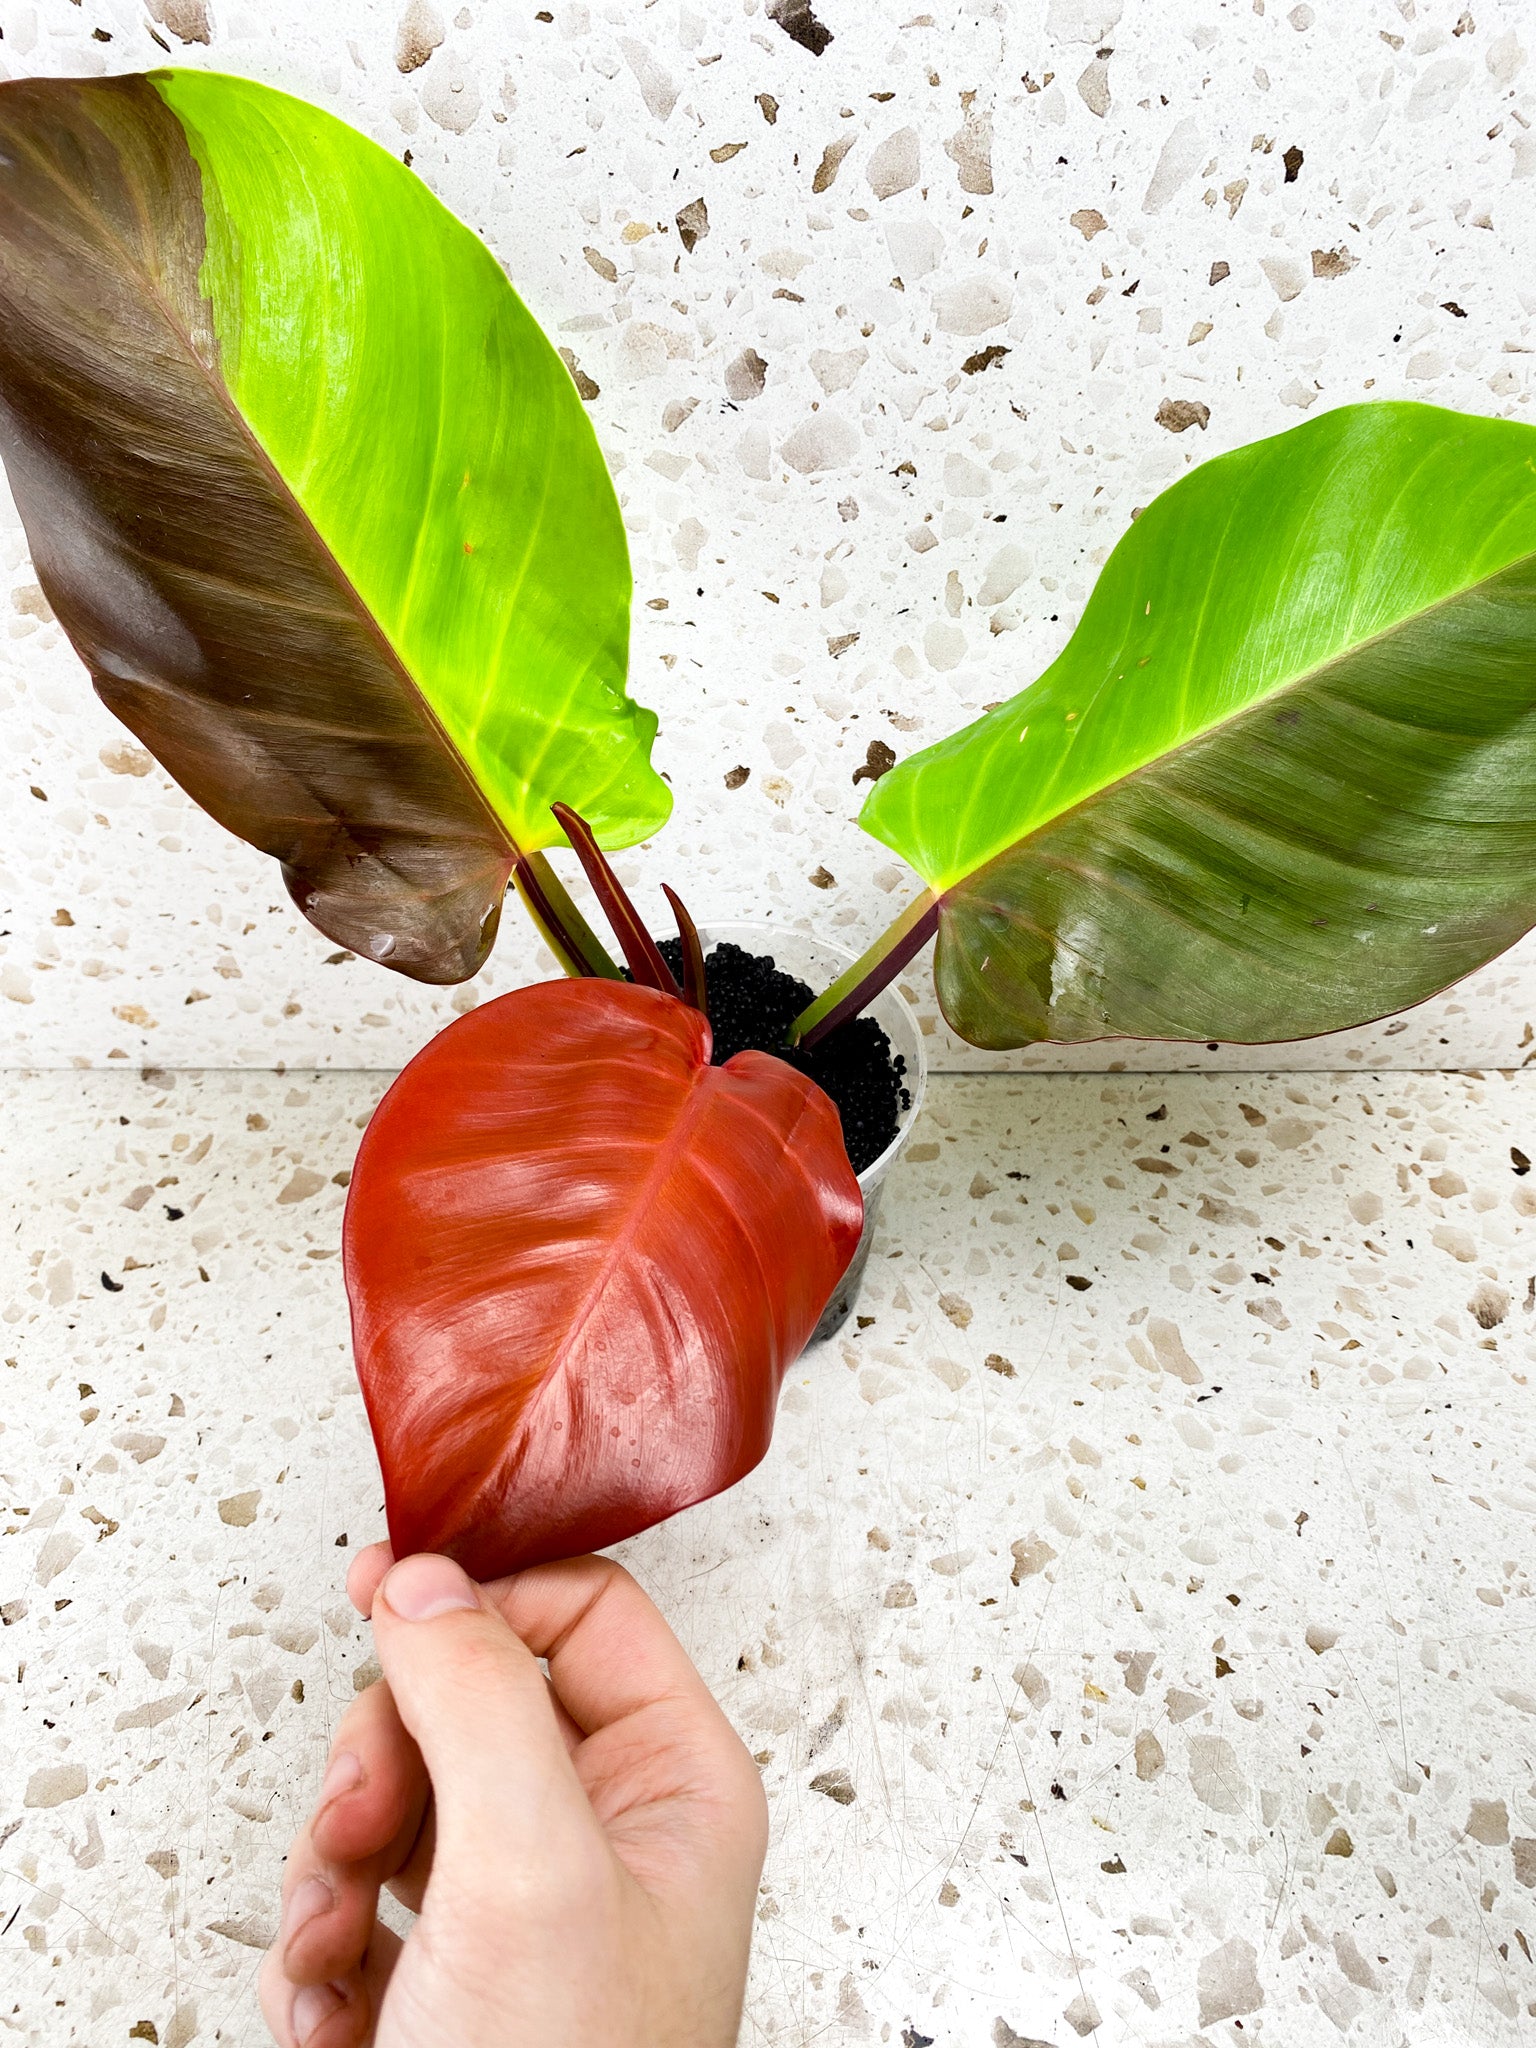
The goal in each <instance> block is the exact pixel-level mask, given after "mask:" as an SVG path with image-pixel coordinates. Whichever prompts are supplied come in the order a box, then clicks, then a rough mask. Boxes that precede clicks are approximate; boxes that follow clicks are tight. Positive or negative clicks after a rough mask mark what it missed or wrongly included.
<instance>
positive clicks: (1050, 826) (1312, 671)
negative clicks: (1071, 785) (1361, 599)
mask: <svg viewBox="0 0 1536 2048" xmlns="http://www.w3.org/2000/svg"><path fill="white" fill-rule="evenodd" d="M1531 564H1536V549H1533V550H1528V551H1527V552H1526V553H1524V554H1521V555H1514V556H1512V557H1511V558H1510V560H1509V561H1507V562H1505V563H1503V564H1501V565H1500V567H1499V568H1497V569H1494V570H1490V571H1489V573H1488V574H1487V575H1485V576H1479V577H1478V578H1477V579H1476V580H1475V581H1474V582H1471V583H1464V584H1460V585H1458V587H1457V588H1456V589H1455V590H1449V591H1447V592H1445V594H1444V595H1443V596H1441V597H1437V598H1435V599H1434V600H1433V601H1432V602H1431V603H1429V604H1426V605H1421V606H1420V607H1419V608H1418V610H1417V611H1412V612H1405V613H1404V614H1403V615H1402V617H1401V618H1397V619H1394V620H1393V621H1392V622H1391V624H1390V625H1387V626H1383V627H1382V628H1381V629H1380V630H1379V631H1378V632H1375V633H1369V634H1367V635H1366V636H1365V638H1364V639H1363V640H1357V641H1355V642H1354V643H1353V644H1352V645H1351V646H1349V647H1347V648H1343V649H1341V650H1340V652H1339V653H1337V654H1333V655H1330V656H1329V657H1328V659H1327V660H1326V661H1318V662H1314V663H1313V664H1312V666H1311V667H1310V668H1305V669H1301V670H1298V671H1297V672H1296V673H1295V674H1294V675H1289V676H1286V677H1285V678H1283V680H1281V681H1280V682H1277V683H1275V684H1273V685H1272V686H1271V687H1270V688H1269V689H1267V690H1264V691H1261V692H1260V693H1259V694H1258V695H1257V696H1254V697H1251V698H1250V699H1249V700H1248V702H1247V703H1246V704H1243V705H1240V706H1239V707H1237V708H1236V709H1234V710H1232V711H1229V712H1227V713H1226V714H1225V715H1224V716H1223V717H1221V718H1217V719H1213V720H1212V721H1211V723H1210V724H1209V725H1205V726H1202V727H1200V728H1199V729H1198V730H1197V731H1195V732H1190V733H1185V734H1184V735H1183V736H1182V737H1181V738H1180V739H1179V740H1178V741H1177V743H1176V744H1175V745H1173V746H1171V747H1165V748H1164V749H1163V750H1162V752H1161V753H1155V754H1148V755H1146V756H1145V757H1144V758H1143V759H1142V760H1140V761H1138V762H1136V763H1135V765H1134V766H1133V767H1130V768H1127V769H1126V770H1125V771H1124V772H1123V773H1122V774H1120V775H1116V776H1114V777H1112V778H1111V780H1109V781H1108V782H1103V783H1101V784H1100V785H1099V787H1098V788H1097V789H1093V790H1089V791H1088V793H1087V794H1086V795H1084V796H1080V797H1079V798H1078V799H1077V800H1076V802H1074V803H1071V804H1067V805H1066V806H1064V807H1063V808H1062V809H1061V810H1059V811H1056V812H1054V813H1053V814H1052V815H1051V816H1050V817H1049V818H1043V819H1042V820H1041V821H1040V823H1039V824H1038V825H1034V826H1032V827H1031V828H1030V830H1029V831H1028V832H1024V833H1021V834H1020V835H1019V836H1018V837H1017V838H1016V839H1010V840H1008V841H1007V842H1006V844H1004V845H1002V846H1000V847H999V848H998V849H997V851H996V852H995V853H989V854H987V855H986V856H985V858H984V859H982V860H979V861H977V862H975V863H974V864H973V865H972V866H970V867H967V868H966V870H965V872H964V873H963V874H960V875H957V876H956V877H955V878H954V880H953V881H950V882H946V883H945V884H944V885H943V887H942V888H941V889H940V890H939V892H938V893H939V896H940V898H941V900H943V899H945V898H947V897H948V896H949V895H950V894H951V892H952V891H954V890H957V889H961V888H963V887H964V886H965V885H966V884H967V883H968V882H969V881H971V880H972V879H973V878H974V877H975V876H978V875H980V874H981V873H982V872H983V871H984V870H985V869H987V868H989V867H991V866H992V865H993V864H994V863H995V862H997V861H1001V860H1006V859H1008V858H1009V857H1010V856H1011V855H1013V854H1016V853H1019V852H1022V851H1023V850H1025V849H1027V848H1028V847H1029V846H1030V845H1031V844H1032V842H1034V841H1035V840H1037V839H1039V838H1041V837H1042V836H1044V835H1045V834H1046V833H1050V832H1054V831H1056V830H1057V829H1058V828H1059V827H1060V826H1062V825H1063V824H1065V822H1066V821H1067V820H1068V819H1070V818H1072V817H1073V816H1075V814H1076V813H1077V812H1079V811H1084V810H1087V809H1088V808H1089V807H1090V806H1091V805H1094V804H1098V803H1101V802H1103V801H1104V800H1105V799H1106V798H1108V797H1111V796H1112V795H1113V794H1114V793H1115V791H1116V790H1118V789H1121V788H1122V787H1124V785H1125V784H1127V783H1131V782H1134V781H1135V780H1136V778H1137V777H1138V776H1140V775H1144V774H1145V773H1146V772H1147V771H1148V770H1149V769H1155V768H1158V767H1161V766H1162V764H1163V763H1164V762H1169V761H1174V760H1176V759H1177V758H1178V757H1179V755H1181V754H1183V753H1186V752H1187V751H1188V750H1189V749H1190V748H1192V747H1196V746H1199V745H1202V744H1203V743H1204V742H1205V741H1207V740H1209V739H1211V738H1212V737H1213V736H1214V735H1216V734H1217V733H1220V732H1221V731H1222V730H1223V728H1225V727H1227V726H1232V725H1236V724H1238V723H1239V722H1240V721H1241V720H1242V719H1244V718H1247V717H1249V716H1250V715H1251V714H1252V713H1253V712H1255V711H1257V710H1259V709H1261V708H1262V707H1263V706H1264V705H1266V704H1269V703H1271V702H1273V701H1274V699H1275V698H1277V697H1282V696H1284V695H1286V694H1287V693H1288V692H1290V691H1292V690H1299V689H1303V688H1305V687H1306V685H1307V684H1309V683H1314V682H1317V681H1318V680H1320V679H1321V678H1322V677H1325V676H1326V675H1327V674H1328V673H1329V672H1330V670H1333V669H1338V668H1342V667H1343V666H1344V665H1345V663H1347V662H1351V661H1354V660H1356V659H1358V658H1359V656H1361V655H1362V654H1364V653H1366V652H1367V651H1368V650H1369V649H1371V648H1372V647H1379V646H1382V645H1384V644H1385V643H1386V642H1387V641H1389V640H1390V639H1391V638H1392V637H1393V636H1394V635H1395V634H1397V633H1401V632H1405V631H1406V630H1407V629H1408V628H1409V627H1410V626H1413V625H1417V624H1418V623H1419V622H1420V621H1422V620H1424V619H1428V618H1432V617H1433V616H1434V615H1435V613H1436V612H1439V611H1444V610H1445V609H1446V608H1447V607H1448V606H1450V605H1453V604H1459V603H1461V602H1462V601H1463V600H1464V599H1466V598H1468V597H1472V596H1475V595H1476V593H1477V592H1478V591H1480V590H1482V589H1484V588H1486V587H1487V585H1489V584H1491V583H1496V582H1497V581H1498V580H1499V579H1500V578H1501V577H1504V576H1508V575H1509V574H1510V573H1511V572H1512V571H1514V570H1518V569H1521V568H1524V567H1527V566H1529V565H1531ZM1069 645H1070V643H1069ZM1062 651H1063V653H1065V652H1066V649H1063V650H1062ZM1058 658H1059V657H1058ZM1187 666H1188V665H1187V664H1186V673H1187ZM1100 687H1101V688H1102V685H1101V686H1100ZM1028 694H1029V693H1028V691H1025V692H1024V693H1023V695H1024V697H1026V698H1027V697H1028ZM977 780H978V781H979V780H980V777H978V778H977Z"/></svg>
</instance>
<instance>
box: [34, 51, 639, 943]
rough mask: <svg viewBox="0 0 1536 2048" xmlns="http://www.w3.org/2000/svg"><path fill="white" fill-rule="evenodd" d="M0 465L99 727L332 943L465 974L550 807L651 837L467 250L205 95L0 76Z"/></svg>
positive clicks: (236, 87) (313, 141)
mask: <svg viewBox="0 0 1536 2048" xmlns="http://www.w3.org/2000/svg"><path fill="white" fill-rule="evenodd" d="M0 160H3V161H0V171H3V175H0V452H3V454H4V457H5V461H6V466H7V469H8V470H9V472H10V477H11V482H12V486H13V489H14V491H15V493H16V498H17V502H18V505H19V506H20V509H21V512H22V517H23V520H24V521H25V523H26V527H27V533H28V539H29V541H30V543H31V546H32V550H33V554H34V559H35V561H36V566H37V570H38V574H39V579H40V580H41V582H42V583H43V586H44V588H45V590H46V591H47V593H48V596H49V598H50V601H51V602H52V603H53V606H54V609H55V610H56V611H57V613H58V615H59V617H60V619H61V621H62V622H63V624H64V626H65V629H66V630H67V631H68V633H69V635H70V637H71V639H72V640H73V641H74V643H75V646H76V648H77V649H78V650H79V652H80V654H81V656H82V658H83V659H84V660H85V662H86V664H87V666H88V667H89V668H90V670H91V672H92V676H93V679H94V681H95V683H96V687H97V689H98V691H99V692H100V694H101V695H102V697H103V698H104V700H105V701H106V702H107V703H108V705H109V706H110V707H111V708H112V709H113V710H114V711H115V712H116V713H117V714H118V716H120V717H121V718H123V719H124V720H125V722H126V723H127V724H129V725H130V726H131V727H132V728H133V729H134V731H135V732H136V733H137V734H138V736H139V737H140V738H141V739H142V740H143V741H144V743H145V744H146V745H147V746H148V747H150V748H151V750H152V751H153V752H154V753H155V754H156V755H158V757H159V758H160V760H161V761H162V762H163V763H164V765H165V766H166V767H167V768H168V769H169V770H170V772H171V773H172V774H173V775H174V776H175V777H176V779H177V780H178V781H179V782H181V784H182V785H183V787H184V788H186V789H187V790H188V791H189V793H190V794H191V795H192V796H194V797H195V798H196V799H197V801H198V802H199V803H201V804H203V805H204V807H205V808H206V809H208V810H209V811H211V812H212V813H213V815H214V816H215V817H217V818H219V819H220V821H221V822H222V823H224V824H226V825H228V826H229V827H230V829H231V830H233V831H235V832H238V833H239V834H240V835H241V837H242V838H245V839H247V840H249V841H250V842H251V843H252V844H253V845H255V846H259V847H260V848H261V849H262V850H263V851H264V852H267V853H270V854H272V855H274V856H275V857H276V858H277V859H279V860H281V861H282V862H283V863H284V867H285V871H286V876H287V880H288V884H289V887H290V889H291V890H292V892H293V894H294V896H295V899H296V901H297V902H298V903H299V904H300V907H301V908H303V909H304V911H305V912H306V914H307V915H308V916H309V917H310V918H311V919H312V920H313V922H314V923H316V924H317V925H318V926H319V927H320V928H321V929H322V930H323V931H325V932H326V933H328V934H329V935H330V936H331V937H333V938H336V939H339V940H341V941H342V942H343V943H344V944H346V945H349V946H352V947H353V948H355V949H356V950H358V951H361V952H366V953H371V955H372V956H373V957H374V958H381V959H384V960H386V961H387V963H388V964H389V965H390V966H391V967H395V968H399V969H401V970H402V971H404V972H405V973H408V974H411V975H414V976H416V977H418V978H420V979H423V980H428V981H452V980H459V979H461V978H463V977H464V976H465V975H466V974H470V973H473V972H474V971H475V969H476V968H477V967H478V966H479V965H480V963H481V961H482V960H483V959H484V957H485V954H486V952H487V951H488V950H489V946H490V943H491V940H492V938H493V936H494V932H495V926H496V920H497V916H498V915H499V908H500V902H501V896H502V892H503V889H504V887H505V884H506V879H507V875H508V873H509V872H510V870H511V869H512V867H513V865H514V864H515V863H516V862H517V860H518V859H519V857H521V856H526V855H530V854H533V853H535V852H536V851H537V850H538V849H539V848H541V847H544V846H548V845H551V844H554V843H557V842H559V841H560V840H561V836H562V835H561V833H560V830H559V827H558V825H557V824H556V823H555V821H554V819H553V817H552V815H551V813H550V808H549V807H550V804H551V803H553V802H556V801H560V802H565V803H568V804H570V805H571V807H572V808H573V809H575V810H577V811H579V812H580V813H581V814H582V815H583V816H584V817H586V818H587V819H589V820H590V822H591V823H592V826H593V829H594V830H595V831H596V833H597V834H598V836H599V838H600V839H601V840H602V841H603V842H604V843H605V844H607V845H610V846H626V845H631V844H633V843H634V842H635V841H637V840H639V839H642V838H644V837H646V836H647V835H648V834H650V833H651V832H653V831H654V830H655V829H656V828H657V827H658V826H659V825H660V824H662V823H663V822H664V821H665V819H666V816H667V813H668V811H669V809H670V804H671V799H670V795H669V793H668V791H667V789H666V786H665V784H664V783H662V781H661V780H660V778H659V777H658V776H657V775H656V774H655V773H654V771H653V770H652V768H651V766H650V760H649V752H650V745H651V741H652V739H653V738H654V735H655V731H656V721H655V718H654V716H653V715H652V714H651V713H650V712H648V711H645V710H642V709H641V708H640V707H639V706H637V705H636V704H634V703H633V702H632V701H631V700H630V698H629V697H628V696H627V695H626V694H625V688H624V677H625V667H626V659H627V648H628V632H629V600H630V576H629V564H628V556H627V551H626V548H625V541H624V531H623V526H622V523H621V521H620V518H619V512H618V506H617V504H616V502H615V499H614V495H613V490H612V486H611V484H610V482H609V479H608V475H607V471H606V469H605V467H604V464H603V459H602V455H601V453H600V451H599V449H598V446H597V441H596V437H595V436H594V434H593V432H592V429H591V426H590V423H589V422H588V420H587V417H586V415H585V413H584V411H583V409H582V406H581V402H580V400H579V399H578V397H577V395H576V392H575V390H574V389H573V387H572V385H571V381H570V378H569V376H568V375H567V373H566V371H565V369H564V367H563V365H562V364H561V362H560V360H559V358H558V356H557V355H556V354H555V352H554V350H553V349H552V348H551V347H550V345H549V343H548V342H547V340H546V339H545V338H544V336H543V334H542V333H541V332H540V330H539V328H538V326H537V324H536V323H535V321H534V320H533V318H532V317H531V315H530V314H529V313H528V311H527V310H526V308H525V307H524V306H523V305H522V303H521V301H520V300H519V299H518V298H517V296H516V294H515V293H514V292H513V290H512V288H511V286H510V285H509V284H508V282H507V280H506V278H505V276H504V275H503V273H502V271H501V269H500V268H499V266H498V265H497V263H496V261H495V259H494V258H493V257H492V256H491V254H490V253H489V251H488V250H487V249H486V248H485V247H484V245H483V244H482V243H481V242H480V240H479V239H478V237H477V236H475V235H474V234H472V233H471V232H470V231H469V230H468V229H467V228H465V227H464V226H462V225H461V224H460V223H459V222H458V221H456V220H455V219H454V218H453V216H452V215H451V214H449V213H448V212H447V211H446V209H445V208H444V207H443V206H441V205H440V204H439V202H438V201H437V200H436V199H434V198H433V197H432V195H431V194H430V193H429V192H428V191H427V189H426V187H425V186H424V185H422V184H421V182H420V180H419V179H417V178H416V177H415V176H414V175H413V173H412V172H410V171H409V170H408V169H407V168H406V167H405V166H404V165H403V164H402V163H400V162H398V161H397V160H396V159H395V158H394V157H392V156H391V155H389V154H388V152H386V151H385V150H382V149H380V148H379V147H377V145H375V144H374V143H372V142H370V141H368V140H367V139H366V138H365V137H363V136H361V135H359V134H357V133H356V132H355V131H354V130H352V129H350V128H348V127H347V126H346V125H345V124H344V123H342V122H340V121H337V120H335V119H334V118H332V117H331V116H330V115H328V114H324V113H321V112H319V111H318V110H317V109H315V108H313V107H310V106H307V105H305V104H304V103H303V102H302V101H299V100H295V99H291V98H289V97H288V96H287V95H285V94H283V93H278V92H274V91H271V90H270V89H268V88H266V87H263V86H258V85H252V84H250V83H249V82H247V81H244V80H240V79H234V78H226V77H221V76H219V75H217V74H215V73H208V72H193V71H165V72H156V73H153V74H149V75H148V76H144V77H127V78H115V79H102V80H88V81H82V80H25V81H19V82H16V83H13V84H7V85H3V86H0Z"/></svg>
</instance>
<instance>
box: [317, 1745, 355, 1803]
mask: <svg viewBox="0 0 1536 2048" xmlns="http://www.w3.org/2000/svg"><path fill="white" fill-rule="evenodd" d="M362 1775H363V1767H362V1765H361V1764H360V1763H359V1762H358V1760H357V1758H356V1757H355V1756H354V1755H353V1754H352V1752H351V1750H350V1749H338V1750H337V1752H336V1754H335V1755H334V1756H333V1757H332V1758H331V1761H330V1763H329V1764H328V1765H327V1767H326V1773H325V1776H324V1778H323V1779H322V1780H321V1784H320V1797H319V1798H318V1799H317V1800H316V1801H315V1805H316V1807H317V1808H319V1807H321V1806H326V1805H329V1803H330V1801H331V1800H333V1799H339V1798H340V1797H341V1795H342V1793H343V1792H350V1791H351V1790H352V1787H353V1786H354V1785H356V1784H359V1783H360V1782H361V1780H362Z"/></svg>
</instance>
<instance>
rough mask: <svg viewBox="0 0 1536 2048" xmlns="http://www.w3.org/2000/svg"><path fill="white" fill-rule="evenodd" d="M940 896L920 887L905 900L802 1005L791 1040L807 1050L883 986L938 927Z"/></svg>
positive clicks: (845, 1020)
mask: <svg viewBox="0 0 1536 2048" xmlns="http://www.w3.org/2000/svg"><path fill="white" fill-rule="evenodd" d="M940 902H941V898H939V897H937V896H935V895H934V893H933V891H932V890H931V889H925V890H924V891H923V893H922V895H921V896H919V897H918V898H917V900H916V902H915V903H909V904H908V905H907V907H906V909H905V910H904V911H903V912H902V913H901V915H900V917H898V918H897V920H896V922H895V923H894V924H893V925H891V926H890V928H889V929H888V930H887V931H884V932H882V933H881V934H880V937H879V938H878V939H876V941H875V943H874V944H873V945H872V946H871V947H870V948H869V951H868V952H867V953H862V954H861V955H860V956H859V958H858V959H857V960H855V961H854V963H853V965H852V966H851V967H850V968H849V969H848V970H847V972H846V973H844V974H840V975H839V976H838V977H837V980H836V981H834V982H833V984H832V986H831V987H830V988H829V989H826V990H825V991H824V992H823V993H822V994H821V995H819V996H818V997H817V998H816V1000H815V1002H814V1003H812V1004H811V1006H810V1008H809V1009H807V1010H802V1011H801V1013H800V1015H799V1016H798V1017H797V1018H796V1019H795V1021H794V1023H793V1024H791V1025H790V1027H789V1042H790V1044H791V1045H801V1046H804V1047H805V1048H806V1050H807V1051H809V1050H810V1048H811V1047H812V1046H813V1045H816V1044H818V1043H819V1042H820V1041H821V1040H822V1039H823V1038H825V1037H826V1036H827V1033H828V1032H829V1031H835V1030H836V1029H837V1027H838V1025H839V1024H846V1023H847V1021H848V1019H849V1018H850V1017H857V1016H858V1014H859V1012H860V1011H861V1010H865V1009H868V1007H869V1005H870V1004H871V1003H872V1002H873V1001H874V1000H875V997H876V996H877V995H879V993H880V991H881V990H882V989H883V988H886V987H888V986H889V984H890V983H891V982H893V981H894V980H895V979H896V977H897V975H898V974H900V972H901V970H902V968H903V967H905V966H906V964H907V962H908V961H909V960H910V959H911V958H912V956H913V955H914V954H915V953H919V952H921V951H922V949H923V947H924V946H926V945H927V943H928V941H929V940H930V939H931V938H932V937H933V935H934V933H935V932H936V931H937V930H938V928H939V905H940Z"/></svg>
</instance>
